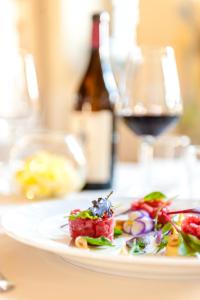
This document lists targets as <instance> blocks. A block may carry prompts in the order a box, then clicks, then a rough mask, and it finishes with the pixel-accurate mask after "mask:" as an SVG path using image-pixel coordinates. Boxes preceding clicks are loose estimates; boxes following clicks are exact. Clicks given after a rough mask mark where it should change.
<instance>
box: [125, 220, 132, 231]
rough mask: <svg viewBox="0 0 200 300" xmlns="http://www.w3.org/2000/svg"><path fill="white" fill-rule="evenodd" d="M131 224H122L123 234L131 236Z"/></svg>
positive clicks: (129, 222) (130, 222) (127, 222)
mask: <svg viewBox="0 0 200 300" xmlns="http://www.w3.org/2000/svg"><path fill="white" fill-rule="evenodd" d="M132 225H133V222H132V221H126V222H124V224H123V230H124V232H125V233H128V234H131V228H132Z"/></svg>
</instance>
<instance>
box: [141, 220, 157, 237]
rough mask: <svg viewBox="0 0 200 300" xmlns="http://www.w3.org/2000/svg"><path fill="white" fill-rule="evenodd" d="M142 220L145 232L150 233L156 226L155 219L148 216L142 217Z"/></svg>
mask: <svg viewBox="0 0 200 300" xmlns="http://www.w3.org/2000/svg"><path fill="white" fill-rule="evenodd" d="M141 222H143V223H144V225H145V233H148V232H150V231H152V230H153V228H154V222H153V220H152V219H151V218H147V217H145V218H142V219H141Z"/></svg>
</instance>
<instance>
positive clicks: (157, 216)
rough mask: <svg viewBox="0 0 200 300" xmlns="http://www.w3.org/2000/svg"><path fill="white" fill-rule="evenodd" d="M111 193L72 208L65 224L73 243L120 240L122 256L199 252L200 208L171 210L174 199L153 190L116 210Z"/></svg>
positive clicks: (86, 244)
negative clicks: (87, 204)
mask: <svg viewBox="0 0 200 300" xmlns="http://www.w3.org/2000/svg"><path fill="white" fill-rule="evenodd" d="M111 194H112V192H111V193H110V194H109V195H108V196H107V197H105V198H98V199H97V200H94V201H92V203H91V206H90V207H89V208H88V209H86V210H80V209H78V208H77V209H74V210H72V211H71V213H70V215H69V217H68V226H69V232H70V236H71V238H72V241H73V244H74V246H76V247H78V248H83V249H94V248H96V247H98V248H99V247H100V248H101V247H103V248H105V247H115V246H116V244H117V241H118V240H119V239H120V241H121V244H120V245H121V248H120V251H119V253H121V254H122V255H167V256H196V257H198V256H199V255H200V207H199V208H192V209H185V210H172V209H171V204H172V203H173V199H169V198H168V197H167V196H166V195H164V194H163V193H161V192H157V191H156V192H152V193H150V194H148V195H146V196H144V197H143V198H141V199H138V200H136V201H135V200H134V201H133V202H132V203H131V204H130V206H129V207H128V208H123V207H122V209H120V212H119V209H116V208H115V207H114V206H113V205H112V203H111V201H110V197H111Z"/></svg>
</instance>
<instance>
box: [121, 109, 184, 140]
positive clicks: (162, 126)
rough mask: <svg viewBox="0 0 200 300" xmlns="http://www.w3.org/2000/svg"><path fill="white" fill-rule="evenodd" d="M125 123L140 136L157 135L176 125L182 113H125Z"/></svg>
mask: <svg viewBox="0 0 200 300" xmlns="http://www.w3.org/2000/svg"><path fill="white" fill-rule="evenodd" d="M122 118H123V120H124V122H125V124H126V125H127V126H128V127H129V128H130V129H131V131H133V132H134V133H135V134H136V135H138V136H152V137H157V136H159V135H161V134H162V133H163V132H165V131H166V130H168V129H169V128H170V127H172V126H173V125H175V124H176V123H177V122H178V120H179V118H180V115H178V114H173V115H172V114H171V115H168V114H161V115H153V114H152V115H137V114H136V115H135V114H132V115H124V116H123V117H122Z"/></svg>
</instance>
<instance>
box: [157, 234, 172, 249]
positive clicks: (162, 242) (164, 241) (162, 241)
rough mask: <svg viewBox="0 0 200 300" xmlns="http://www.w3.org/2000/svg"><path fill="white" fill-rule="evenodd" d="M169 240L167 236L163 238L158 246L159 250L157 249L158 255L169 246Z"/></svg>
mask: <svg viewBox="0 0 200 300" xmlns="http://www.w3.org/2000/svg"><path fill="white" fill-rule="evenodd" d="M168 239H169V237H168V236H167V235H164V236H163V237H162V239H161V242H160V243H159V244H158V248H157V251H156V253H158V252H160V251H161V250H163V249H164V248H165V247H166V246H167V243H168Z"/></svg>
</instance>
